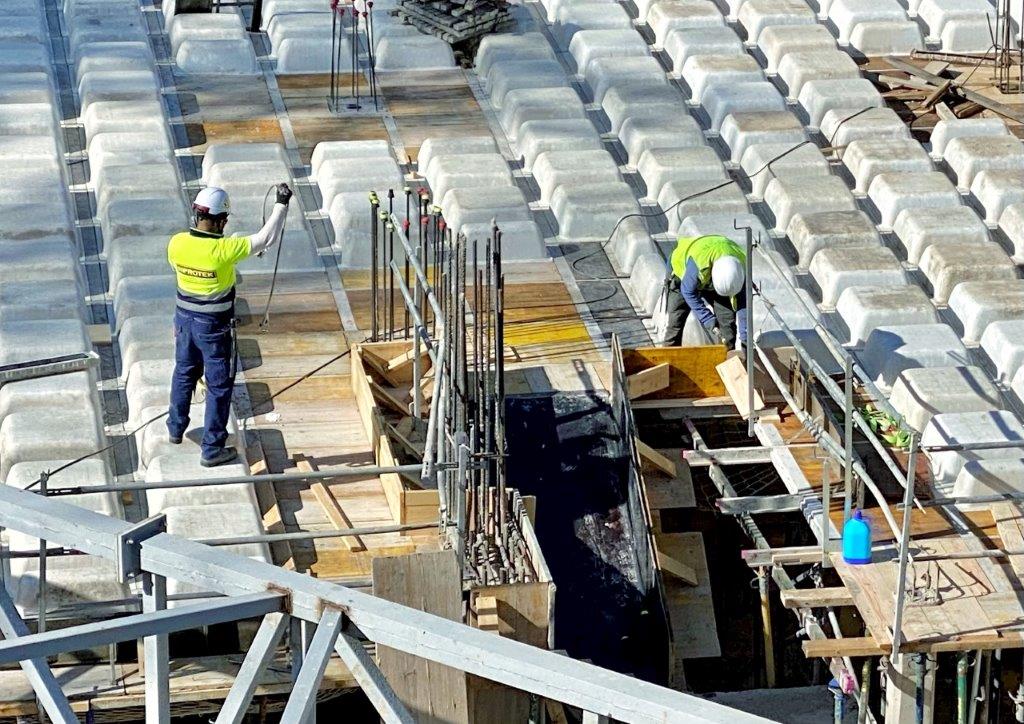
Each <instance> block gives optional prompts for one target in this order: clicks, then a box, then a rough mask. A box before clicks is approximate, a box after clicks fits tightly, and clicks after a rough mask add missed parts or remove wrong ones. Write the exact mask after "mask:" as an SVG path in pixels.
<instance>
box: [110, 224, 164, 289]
mask: <svg viewBox="0 0 1024 724" xmlns="http://www.w3.org/2000/svg"><path fill="white" fill-rule="evenodd" d="M106 247H107V279H108V286H109V289H110V290H111V291H113V290H114V289H117V285H118V284H119V283H120V282H121V280H122V279H124V278H126V277H135V276H158V275H160V274H167V273H168V266H167V237H166V236H163V235H159V236H140V237H133V236H122V237H121V238H119V239H117V240H116V241H115V242H112V243H108V244H107V245H106Z"/></svg>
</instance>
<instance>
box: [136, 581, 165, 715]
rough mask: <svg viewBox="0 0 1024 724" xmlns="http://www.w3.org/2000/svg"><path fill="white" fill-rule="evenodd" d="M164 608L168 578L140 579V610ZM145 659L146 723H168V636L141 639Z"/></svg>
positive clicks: (150, 610)
mask: <svg viewBox="0 0 1024 724" xmlns="http://www.w3.org/2000/svg"><path fill="white" fill-rule="evenodd" d="M166 608H167V579H166V578H164V577H163V576H160V575H156V574H152V573H146V574H143V577H142V611H143V613H154V612H156V611H163V610H164V609H166ZM143 648H144V650H145V658H146V661H145V663H146V673H145V681H146V724H170V721H171V685H170V654H169V652H168V647H167V634H157V635H155V636H147V637H146V638H145V639H143Z"/></svg>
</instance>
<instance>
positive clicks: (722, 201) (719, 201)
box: [658, 181, 750, 234]
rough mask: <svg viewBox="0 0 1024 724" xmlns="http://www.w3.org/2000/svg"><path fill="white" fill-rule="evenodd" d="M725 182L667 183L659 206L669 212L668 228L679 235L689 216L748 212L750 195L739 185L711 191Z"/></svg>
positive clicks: (667, 217) (733, 184)
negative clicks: (683, 223)
mask: <svg viewBox="0 0 1024 724" xmlns="http://www.w3.org/2000/svg"><path fill="white" fill-rule="evenodd" d="M722 183H724V181H669V182H668V183H667V184H665V185H664V186H663V187H662V189H661V193H660V194H659V195H658V205H660V206H661V208H662V209H663V210H664V211H665V212H666V219H667V220H668V230H669V231H670V232H671V233H673V234H675V233H676V232H677V231H678V230H679V227H680V225H681V224H682V220H683V219H685V218H686V217H688V216H696V215H698V214H746V213H748V212H749V211H750V207H749V206H748V205H747V197H746V196H745V195H744V194H743V190H742V189H741V188H740V187H739V186H738V185H737V184H735V183H732V184H729V185H728V186H723V187H722V188H719V189H716V190H714V191H710V189H713V188H715V187H716V186H720V185H721V184H722ZM698 194H699V195H698ZM683 199H686V200H685V201H683ZM670 209H671V210H670Z"/></svg>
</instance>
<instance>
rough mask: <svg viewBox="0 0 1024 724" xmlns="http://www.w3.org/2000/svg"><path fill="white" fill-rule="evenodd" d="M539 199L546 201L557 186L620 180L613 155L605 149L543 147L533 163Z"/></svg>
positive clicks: (547, 202)
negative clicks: (581, 149)
mask: <svg viewBox="0 0 1024 724" xmlns="http://www.w3.org/2000/svg"><path fill="white" fill-rule="evenodd" d="M533 178H534V180H535V181H536V182H537V186H538V187H540V200H541V203H544V204H550V203H551V197H552V195H553V194H554V192H555V189H557V188H558V187H559V186H562V185H563V184H573V185H578V186H590V185H592V184H606V183H614V182H616V181H621V180H622V176H621V175H620V174H619V167H618V165H617V164H616V163H615V159H613V158H612V157H611V155H610V154H608V153H607V152H606V151H598V150H593V151H545V152H544V153H542V154H540V155H539V156H537V160H536V161H535V162H534V164H533Z"/></svg>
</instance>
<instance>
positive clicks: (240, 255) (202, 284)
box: [167, 184, 292, 467]
mask: <svg viewBox="0 0 1024 724" xmlns="http://www.w3.org/2000/svg"><path fill="white" fill-rule="evenodd" d="M276 192H277V203H276V204H274V210H273V212H272V213H271V214H270V218H268V219H267V221H266V223H264V225H263V228H262V229H260V230H259V231H258V232H256V233H255V234H251V235H249V236H224V227H225V225H226V224H227V223H228V214H229V213H230V211H231V208H230V202H229V200H228V195H227V192H225V191H224V189H219V188H214V187H209V188H205V189H203V190H202V191H200V192H199V195H198V196H196V200H195V202H194V203H193V204H192V211H193V212H194V214H195V217H194V224H193V226H192V228H191V229H189V230H188V231H183V232H181V233H180V234H175V235H174V236H172V237H171V240H170V243H169V244H168V245H167V261H168V262H170V265H171V267H172V268H173V269H174V273H175V276H176V277H177V286H178V294H177V308H176V309H175V313H174V375H173V377H172V380H171V404H170V410H169V412H168V415H167V433H168V439H169V440H170V441H171V442H172V443H174V444H179V443H181V440H182V436H183V435H184V434H185V431H186V430H187V429H188V425H189V408H190V406H191V404H192V393H193V392H194V391H195V388H196V384H197V383H198V382H199V379H200V378H201V377H204V376H205V379H206V413H205V430H204V431H203V438H202V454H201V457H200V464H202V465H203V466H204V467H213V466H215V465H223V464H224V463H229V462H231V461H233V460H234V459H235V458H237V457H238V453H237V452H236V451H235V449H234V448H231V447H225V443H226V441H227V437H228V432H227V424H228V417H229V415H230V414H231V391H232V389H233V388H234V385H235V375H234V364H233V362H234V356H235V350H234V345H233V340H232V337H233V335H232V327H233V325H234V318H235V265H236V264H238V262H240V261H242V260H243V259H246V258H248V257H249V256H251V255H252V254H261V253H262V252H264V251H266V249H268V248H269V247H270V246H271V245H273V244H274V243H275V242H277V241H279V240H280V237H281V235H282V232H283V231H284V223H285V218H286V216H287V214H288V202H289V200H290V199H291V197H292V191H291V189H289V188H288V185H287V184H279V185H278V186H277V189H276Z"/></svg>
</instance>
